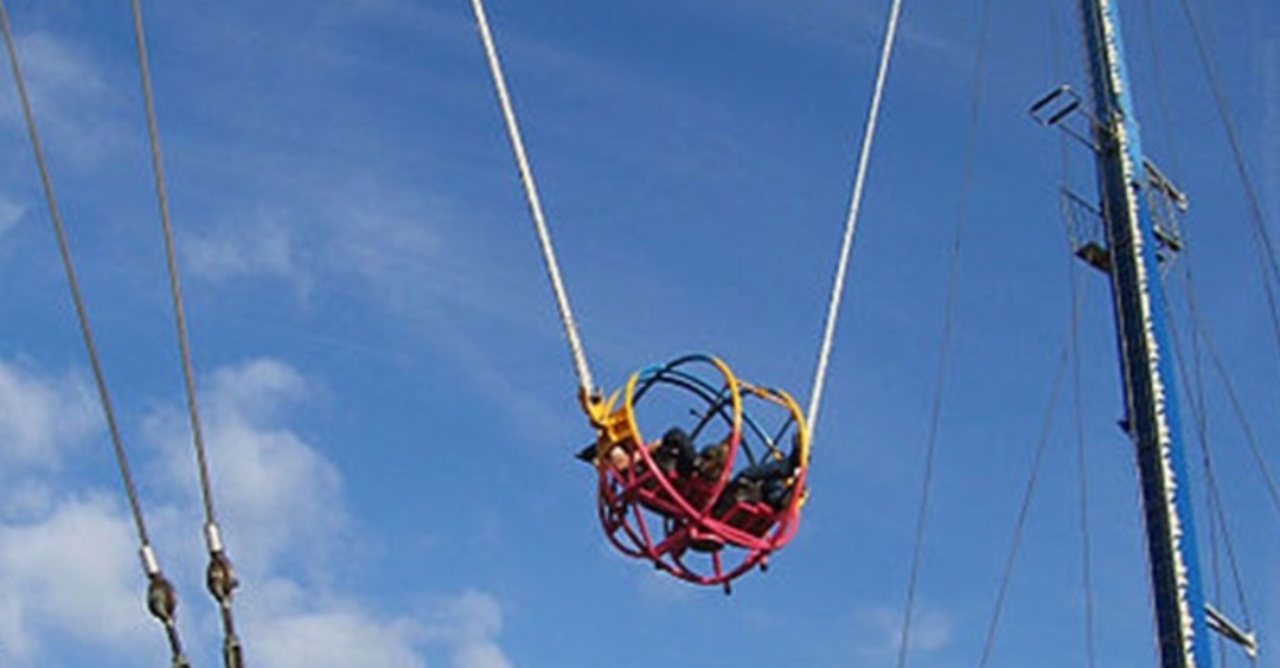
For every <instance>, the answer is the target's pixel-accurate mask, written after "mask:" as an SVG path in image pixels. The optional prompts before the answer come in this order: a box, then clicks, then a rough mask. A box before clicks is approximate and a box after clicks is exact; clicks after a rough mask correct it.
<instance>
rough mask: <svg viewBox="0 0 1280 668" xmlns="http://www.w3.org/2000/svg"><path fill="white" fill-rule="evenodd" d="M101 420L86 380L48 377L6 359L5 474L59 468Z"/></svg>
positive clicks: (2, 392)
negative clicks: (84, 381)
mask: <svg viewBox="0 0 1280 668" xmlns="http://www.w3.org/2000/svg"><path fill="white" fill-rule="evenodd" d="M100 421H101V417H100V413H99V412H98V409H97V406H96V405H95V402H94V400H93V398H92V395H91V393H90V390H89V388H88V387H86V385H85V383H83V382H82V381H80V380H78V379H75V378H64V379H58V380H47V379H44V378H40V377H38V376H37V375H36V374H34V373H32V372H31V371H29V370H27V369H24V368H22V367H21V366H19V365H15V364H9V363H6V362H4V361H2V360H0V443H3V444H4V447H3V448H0V476H4V475H6V474H9V475H12V474H13V473H14V472H15V471H22V470H24V469H26V468H31V467H34V468H41V469H55V468H57V467H58V466H59V465H60V464H61V462H62V460H63V458H64V456H65V455H66V453H67V451H68V450H69V449H70V448H72V447H74V446H75V445H77V444H79V443H80V442H81V441H82V440H83V439H84V438H85V437H86V436H88V435H89V434H90V433H93V432H94V431H95V430H96V429H97V428H98V424H99V422H100Z"/></svg>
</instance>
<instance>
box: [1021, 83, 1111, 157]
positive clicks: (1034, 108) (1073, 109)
mask: <svg viewBox="0 0 1280 668" xmlns="http://www.w3.org/2000/svg"><path fill="white" fill-rule="evenodd" d="M1027 113H1029V114H1031V117H1032V118H1034V119H1035V120H1036V122H1037V123H1039V124H1040V125H1042V126H1044V127H1046V128H1052V127H1056V128H1058V129H1059V130H1062V131H1063V132H1065V133H1067V135H1068V136H1069V137H1071V138H1072V139H1075V140H1076V141H1078V142H1080V143H1081V144H1084V145H1085V146H1087V147H1088V148H1089V150H1090V151H1094V152H1097V151H1098V150H1099V149H1098V145H1097V144H1096V143H1095V142H1094V140H1093V136H1094V132H1093V131H1094V130H1095V129H1096V128H1099V127H1103V125H1102V124H1101V123H1099V122H1098V119H1096V118H1094V117H1093V116H1092V115H1091V114H1090V113H1089V112H1088V111H1086V110H1085V108H1084V100H1083V99H1081V97H1080V94H1079V93H1077V92H1076V91H1075V89H1073V88H1072V87H1071V86H1069V85H1067V84H1062V85H1061V86H1058V87H1057V88H1055V89H1053V90H1052V91H1050V92H1049V94H1047V95H1045V96H1044V97H1042V98H1040V99H1039V100H1036V102H1035V104H1033V105H1031V108H1030V109H1029V110H1028V111H1027ZM1076 119H1082V120H1076ZM1081 123H1083V124H1084V125H1085V126H1086V127H1085V128H1084V129H1081V128H1078V127H1076V126H1077V125H1080V124H1081Z"/></svg>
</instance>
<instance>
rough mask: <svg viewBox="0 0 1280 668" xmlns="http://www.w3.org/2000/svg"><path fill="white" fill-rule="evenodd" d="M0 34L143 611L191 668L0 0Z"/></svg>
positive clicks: (177, 664)
mask: <svg viewBox="0 0 1280 668" xmlns="http://www.w3.org/2000/svg"><path fill="white" fill-rule="evenodd" d="M0 32H3V33H4V43H5V49H6V51H7V52H8V55H9V66H10V70H11V71H12V74H13V81H14V85H15V87H16V88H17V92H18V101H19V103H20V105H21V107H22V116H23V120H24V122H25V124H26V128H27V136H28V138H29V139H30V141H31V151H32V153H33V155H34V157H35V162H36V168H37V171H38V172H39V174H40V185H41V187H42V189H43V190H44V197H45V204H46V206H47V208H48V212H49V220H50V222H51V224H52V225H53V231H54V236H55V237H56V239H57V243H58V253H59V255H60V257H61V259H62V268H63V271H64V272H65V273H66V277H67V287H68V290H69V292H70V293H71V301H72V304H73V306H74V307H75V313H76V321H77V322H78V323H79V325H80V334H81V338H82V339H83V342H84V347H85V352H86V353H87V355H88V357H89V366H90V368H91V369H92V372H93V380H94V384H95V386H96V388H97V391H98V402H99V404H100V405H101V406H102V412H103V416H104V417H105V419H106V423H107V432H108V434H109V435H110V439H111V446H112V450H113V451H114V454H115V459H116V466H117V468H118V470H119V472H120V479H121V482H122V483H123V485H124V489H125V497H126V498H127V499H128V502H129V513H130V515H131V516H132V518H133V524H134V529H135V531H136V532H137V535H138V543H139V550H138V554H139V557H140V558H141V562H142V569H143V572H144V573H145V575H146V577H147V594H146V600H147V610H148V611H149V612H150V613H151V615H152V616H153V617H155V618H156V620H157V621H159V622H160V623H161V625H163V626H164V630H165V637H166V638H167V640H168V642H169V652H170V657H171V666H172V668H190V665H191V664H190V663H189V662H188V661H187V658H186V654H185V653H184V652H183V649H182V639H181V637H180V636H179V634H178V628H177V609H178V599H177V595H176V593H175V592H174V589H173V585H172V584H171V583H170V582H169V579H168V578H166V577H165V576H164V572H163V571H162V570H161V568H160V561H159V559H158V558H157V557H156V553H155V550H154V549H153V548H152V547H151V539H150V537H149V536H148V534H147V524H146V520H145V518H144V516H143V513H142V503H141V501H140V500H139V498H138V490H137V487H136V486H135V485H134V482H133V474H132V472H131V470H130V467H129V458H128V456H127V455H126V453H125V449H124V442H123V439H122V438H121V436H120V429H119V426H118V424H117V421H116V416H115V410H114V408H113V407H112V403H111V395H110V393H109V392H108V390H107V383H106V375H105V373H104V372H103V370H102V363H101V360H100V359H99V358H98V350H97V346H96V345H95V344H94V338H93V330H92V328H91V327H90V325H89V316H88V312H87V310H86V309H85V306H84V298H83V296H82V294H81V291H80V282H79V281H78V280H77V278H76V272H75V263H74V262H73V261H72V258H71V248H70V245H69V244H68V243H67V235H66V229H65V227H64V226H63V224H62V214H61V211H60V209H59V208H58V199H57V196H56V194H55V193H54V190H53V179H52V178H51V177H50V176H49V165H48V161H47V160H46V159H45V156H44V149H43V148H42V146H41V143H40V133H39V131H38V129H37V127H36V120H35V114H34V113H33V112H32V110H31V99H30V96H29V95H28V94H27V86H26V83H25V79H24V77H23V75H22V66H21V64H20V63H19V60H18V51H17V47H16V46H15V44H14V38H13V29H12V27H11V26H10V24H9V12H8V9H7V8H6V7H5V5H4V2H3V0H0Z"/></svg>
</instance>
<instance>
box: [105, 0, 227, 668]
mask: <svg viewBox="0 0 1280 668" xmlns="http://www.w3.org/2000/svg"><path fill="white" fill-rule="evenodd" d="M130 6H131V8H132V10H133V34H134V40H135V42H136V43H137V51H138V70H139V75H140V76H139V78H140V79H141V85H142V99H143V104H144V106H145V110H146V120H147V138H148V142H149V144H150V148H151V167H152V172H153V173H154V176H155V187H156V199H157V203H158V206H159V210H160V227H161V230H162V232H163V234H164V250H165V261H166V263H167V266H168V272H169V293H170V296H171V298H172V301H173V314H174V322H175V325H176V329H177V336H178V349H179V352H180V354H181V357H182V379H183V384H184V386H185V389H186V398H187V412H188V415H189V417H190V421H191V434H192V442H193V444H194V447H195V455H196V463H197V468H198V469H199V474H200V495H201V500H202V501H203V504H204V514H205V526H204V536H205V542H206V545H207V547H208V550H209V567H208V570H207V573H206V578H205V579H206V585H207V588H208V590H209V593H210V595H212V596H213V598H214V600H215V601H216V602H217V603H218V607H219V609H220V611H221V615H222V623H223V635H224V640H223V663H224V664H225V665H226V667H227V668H242V666H243V665H244V661H243V650H242V648H241V646H240V641H239V638H238V637H237V636H236V632H235V624H234V621H233V619H232V614H231V599H232V594H233V592H234V591H235V588H236V587H237V586H238V585H239V581H238V580H237V579H236V576H235V572H234V570H233V569H232V567H231V560H230V559H229V558H228V557H227V554H226V548H225V547H224V545H223V542H222V536H221V532H220V530H219V528H218V522H217V518H216V516H215V514H214V507H213V492H212V485H211V483H210V481H209V464H208V459H207V457H206V454H205V443H204V431H203V429H202V428H201V423H200V411H199V405H198V403H197V400H196V382H195V372H194V370H193V365H192V362H191V345H190V342H189V337H188V335H187V321H186V314H185V311H184V309H183V305H182V285H181V282H180V281H179V278H178V261H177V253H176V252H175V250H174V242H173V223H172V220H171V217H170V215H169V198H168V194H167V191H166V189H165V179H164V166H163V162H162V160H161V151H160V132H159V130H158V127H157V126H158V123H157V121H156V110H155V96H154V95H153V93H152V87H151V69H150V66H149V65H148V58H147V45H146V34H145V31H144V29H143V22H142V4H141V1H140V0H132V2H131V5H130Z"/></svg>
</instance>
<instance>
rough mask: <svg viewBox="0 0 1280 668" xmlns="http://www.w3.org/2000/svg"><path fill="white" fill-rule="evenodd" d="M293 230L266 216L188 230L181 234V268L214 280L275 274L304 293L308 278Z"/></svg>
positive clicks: (271, 275) (275, 276) (306, 288)
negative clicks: (205, 229)
mask: <svg viewBox="0 0 1280 668" xmlns="http://www.w3.org/2000/svg"><path fill="white" fill-rule="evenodd" d="M293 237H294V234H293V231H292V230H291V229H290V228H289V227H287V226H285V225H284V224H283V223H281V222H280V221H279V220H277V219H276V218H275V217H272V216H266V215H264V216H263V217H261V218H259V219H257V220H254V221H251V222H249V223H248V224H245V225H243V226H237V227H236V228H234V229H233V228H231V227H219V228H215V229H213V230H211V231H208V232H201V231H189V232H187V233H186V235H185V236H184V238H183V243H182V254H183V265H182V266H183V268H184V270H185V271H189V272H190V273H191V274H192V275H194V276H198V277H200V278H203V279H207V280H210V281H214V282H222V281H228V280H236V279H245V278H258V277H263V278H275V279H281V280H284V281H286V282H288V283H291V284H293V285H294V286H295V287H296V288H298V289H299V290H300V291H301V293H302V294H304V295H305V294H306V292H307V290H308V288H309V286H310V284H311V279H310V275H309V273H308V271H307V270H306V269H305V267H304V264H303V263H304V261H303V260H302V258H300V257H299V253H300V252H301V249H300V248H299V246H298V244H297V242H296V241H295V240H294V238H293Z"/></svg>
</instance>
